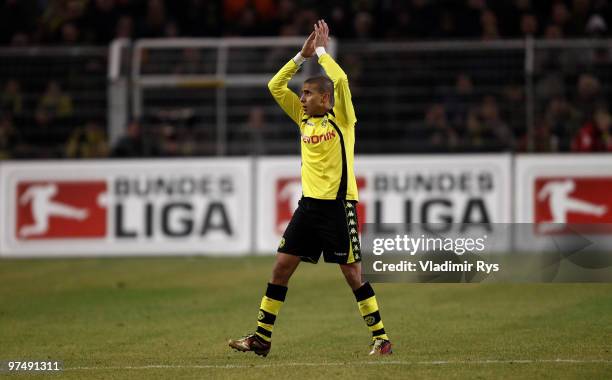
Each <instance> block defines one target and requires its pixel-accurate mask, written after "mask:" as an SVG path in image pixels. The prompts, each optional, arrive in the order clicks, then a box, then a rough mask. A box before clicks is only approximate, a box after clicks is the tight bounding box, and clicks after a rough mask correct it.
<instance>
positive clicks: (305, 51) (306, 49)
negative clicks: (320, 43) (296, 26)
mask: <svg viewBox="0 0 612 380" xmlns="http://www.w3.org/2000/svg"><path fill="white" fill-rule="evenodd" d="M315 37H316V33H315V32H312V33H310V36H308V38H307V39H306V42H304V46H302V51H301V52H300V54H302V57H304V58H310V57H312V56H313V55H314V53H315V44H314V41H315Z"/></svg>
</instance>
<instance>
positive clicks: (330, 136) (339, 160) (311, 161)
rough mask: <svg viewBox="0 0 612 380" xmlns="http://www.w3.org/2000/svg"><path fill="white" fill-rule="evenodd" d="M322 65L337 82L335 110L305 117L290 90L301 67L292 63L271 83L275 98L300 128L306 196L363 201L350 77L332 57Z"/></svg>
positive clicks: (325, 55)
mask: <svg viewBox="0 0 612 380" xmlns="http://www.w3.org/2000/svg"><path fill="white" fill-rule="evenodd" d="M319 64H320V65H321V66H322V67H323V69H324V70H325V73H326V74H327V76H328V77H329V78H330V79H331V80H332V81H333V82H334V99H335V102H334V103H335V104H334V106H333V108H332V109H331V110H330V111H329V112H327V113H326V114H325V115H323V116H309V115H307V114H305V113H304V110H303V109H302V104H301V103H300V99H299V97H298V96H297V94H296V93H294V92H293V91H291V90H290V89H289V88H288V87H287V83H289V80H291V78H292V77H293V75H295V73H296V72H297V71H298V69H299V68H300V66H299V65H298V64H296V63H295V61H294V60H293V59H291V60H290V61H289V62H287V64H285V66H283V67H282V68H281V69H280V70H279V71H278V73H276V75H274V77H273V78H272V79H271V80H270V82H269V83H268V88H269V89H270V92H271V93H272V96H273V97H274V99H275V100H276V102H277V103H278V104H279V105H280V106H281V108H282V109H283V110H284V111H285V112H286V113H287V115H289V117H291V119H292V120H293V121H294V122H295V123H296V124H297V125H298V126H299V127H300V135H301V143H300V144H301V151H302V194H303V196H305V197H310V198H316V199H342V200H354V201H357V200H359V197H358V194H357V182H356V180H355V171H354V169H353V165H354V150H355V123H356V122H357V118H356V117H355V110H354V108H353V102H352V100H351V91H350V89H349V85H348V78H347V76H346V73H345V72H344V71H343V70H342V68H340V66H339V65H338V64H337V63H336V61H334V59H333V58H332V57H331V56H330V55H329V54H327V53H326V54H323V55H321V57H319Z"/></svg>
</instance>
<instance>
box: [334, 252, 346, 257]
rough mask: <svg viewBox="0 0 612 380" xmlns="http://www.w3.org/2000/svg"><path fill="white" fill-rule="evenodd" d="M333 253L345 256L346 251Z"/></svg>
mask: <svg viewBox="0 0 612 380" xmlns="http://www.w3.org/2000/svg"><path fill="white" fill-rule="evenodd" d="M334 255H336V256H346V255H347V253H346V252H334Z"/></svg>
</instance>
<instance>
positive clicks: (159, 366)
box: [64, 359, 612, 371]
mask: <svg viewBox="0 0 612 380" xmlns="http://www.w3.org/2000/svg"><path fill="white" fill-rule="evenodd" d="M536 363H574V364H597V363H600V364H612V360H604V359H601V360H598V359H595V360H582V359H533V360H531V359H515V360H433V361H415V362H411V361H380V362H346V363H333V362H332V363H270V364H254V365H250V364H225V365H206V364H202V365H198V364H193V365H171V364H168V365H166V364H154V365H144V366H124V367H68V368H64V371H96V370H100V371H104V370H144V369H244V368H274V367H322V366H325V367H340V366H347V365H355V366H364V365H453V364H479V365H483V364H484V365H486V364H536Z"/></svg>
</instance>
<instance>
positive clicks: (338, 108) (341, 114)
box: [319, 53, 357, 127]
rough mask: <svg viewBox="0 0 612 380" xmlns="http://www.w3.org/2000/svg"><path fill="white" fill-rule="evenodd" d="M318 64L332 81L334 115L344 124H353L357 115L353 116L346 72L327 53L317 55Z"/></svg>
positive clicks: (353, 111)
mask: <svg viewBox="0 0 612 380" xmlns="http://www.w3.org/2000/svg"><path fill="white" fill-rule="evenodd" d="M319 64H320V65H321V66H322V67H323V70H325V73H326V74H327V76H328V77H329V78H330V79H331V80H332V81H333V82H334V98H335V104H334V113H335V114H336V117H337V118H339V119H340V120H341V121H342V122H344V123H346V125H348V126H351V127H352V126H354V125H355V123H356V122H357V117H356V116H355V109H354V108H353V100H352V99H351V90H350V89H349V84H348V77H347V76H346V73H345V72H344V70H342V68H341V67H340V65H338V63H336V61H334V59H333V58H332V57H331V56H330V55H329V54H327V53H326V54H323V55H322V56H320V57H319Z"/></svg>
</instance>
